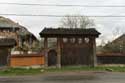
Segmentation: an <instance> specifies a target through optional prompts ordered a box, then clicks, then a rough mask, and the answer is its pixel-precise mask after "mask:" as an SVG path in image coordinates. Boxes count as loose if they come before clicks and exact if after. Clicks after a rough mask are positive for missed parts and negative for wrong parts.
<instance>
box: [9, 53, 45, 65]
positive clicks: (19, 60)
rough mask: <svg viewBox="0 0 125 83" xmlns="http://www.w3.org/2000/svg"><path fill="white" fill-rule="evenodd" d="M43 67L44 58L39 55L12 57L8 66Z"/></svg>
mask: <svg viewBox="0 0 125 83" xmlns="http://www.w3.org/2000/svg"><path fill="white" fill-rule="evenodd" d="M40 65H44V56H42V55H41V54H23V55H19V54H18V55H12V56H11V60H10V66H11V67H14V66H40Z"/></svg>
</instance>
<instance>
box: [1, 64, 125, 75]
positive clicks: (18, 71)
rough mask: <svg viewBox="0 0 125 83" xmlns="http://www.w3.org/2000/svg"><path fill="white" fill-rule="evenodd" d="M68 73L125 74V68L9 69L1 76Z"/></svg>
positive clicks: (3, 71) (2, 72)
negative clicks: (99, 72) (103, 72)
mask: <svg viewBox="0 0 125 83" xmlns="http://www.w3.org/2000/svg"><path fill="white" fill-rule="evenodd" d="M68 71H109V72H125V66H122V67H121V66H111V67H108V66H107V67H105V66H97V67H88V66H65V67H62V68H61V69H58V68H37V69H33V68H8V69H4V70H0V75H1V76H11V75H12V76H13V75H38V74H43V73H46V72H68Z"/></svg>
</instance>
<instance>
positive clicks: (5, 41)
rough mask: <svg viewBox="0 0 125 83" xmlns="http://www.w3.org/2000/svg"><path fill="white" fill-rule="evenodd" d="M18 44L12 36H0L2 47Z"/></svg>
mask: <svg viewBox="0 0 125 83" xmlns="http://www.w3.org/2000/svg"><path fill="white" fill-rule="evenodd" d="M15 45H16V40H15V39H12V38H0V47H1V46H2V47H3V46H7V47H10V46H15Z"/></svg>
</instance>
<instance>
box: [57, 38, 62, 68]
mask: <svg viewBox="0 0 125 83" xmlns="http://www.w3.org/2000/svg"><path fill="white" fill-rule="evenodd" d="M57 67H58V68H61V38H57Z"/></svg>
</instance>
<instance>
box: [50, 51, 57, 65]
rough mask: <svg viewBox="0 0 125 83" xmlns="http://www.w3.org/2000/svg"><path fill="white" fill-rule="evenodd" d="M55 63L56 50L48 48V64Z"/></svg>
mask: <svg viewBox="0 0 125 83" xmlns="http://www.w3.org/2000/svg"><path fill="white" fill-rule="evenodd" d="M56 64H57V52H56V51H55V50H50V51H49V52H48V66H56Z"/></svg>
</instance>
